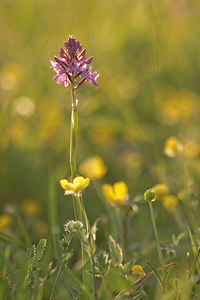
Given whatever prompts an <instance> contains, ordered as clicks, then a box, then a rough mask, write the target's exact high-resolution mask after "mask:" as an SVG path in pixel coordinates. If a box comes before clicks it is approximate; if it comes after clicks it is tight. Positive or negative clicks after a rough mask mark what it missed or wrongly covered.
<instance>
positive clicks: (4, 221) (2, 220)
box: [0, 215, 12, 230]
mask: <svg viewBox="0 0 200 300" xmlns="http://www.w3.org/2000/svg"><path fill="white" fill-rule="evenodd" d="M11 223H12V217H11V216H9V215H1V216H0V230H2V229H7V228H9V227H10V225H11Z"/></svg>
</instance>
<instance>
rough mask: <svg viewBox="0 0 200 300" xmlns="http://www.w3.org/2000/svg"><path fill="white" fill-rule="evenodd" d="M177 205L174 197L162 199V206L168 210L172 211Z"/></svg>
mask: <svg viewBox="0 0 200 300" xmlns="http://www.w3.org/2000/svg"><path fill="white" fill-rule="evenodd" d="M177 204H178V199H177V198H176V197H175V196H172V195H168V196H165V197H164V198H163V206H164V207H165V208H166V209H168V210H173V209H174V208H175V207H176V205H177Z"/></svg>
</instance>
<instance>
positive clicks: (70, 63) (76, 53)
mask: <svg viewBox="0 0 200 300" xmlns="http://www.w3.org/2000/svg"><path fill="white" fill-rule="evenodd" d="M64 46H65V48H66V49H67V51H66V50H64V49H63V48H60V58H59V57H57V56H54V59H55V61H52V60H51V61H50V62H51V65H52V67H50V68H52V69H54V71H55V72H56V76H55V77H54V80H55V79H56V82H57V83H58V84H62V83H64V85H65V87H67V86H68V85H69V84H72V86H73V89H74V90H75V89H77V88H79V87H80V86H81V85H83V84H84V83H85V82H86V81H89V83H91V84H94V85H95V86H97V87H99V86H98V84H97V82H96V79H97V77H99V74H97V72H94V73H92V69H93V67H92V66H91V65H90V66H88V65H89V64H90V63H91V62H92V60H93V57H90V58H88V59H87V60H86V49H84V50H82V45H81V44H80V42H79V41H78V40H77V39H76V38H75V37H73V36H72V35H70V36H69V38H68V41H67V42H64ZM78 77H79V78H80V79H79V81H77V79H78Z"/></svg>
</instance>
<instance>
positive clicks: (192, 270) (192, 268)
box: [187, 247, 200, 280]
mask: <svg viewBox="0 0 200 300" xmlns="http://www.w3.org/2000/svg"><path fill="white" fill-rule="evenodd" d="M199 254H200V247H199V248H198V252H197V254H196V256H195V259H194V261H193V263H192V267H191V269H190V272H189V274H188V276H187V280H188V279H189V278H190V277H191V276H192V273H193V272H194V267H195V265H196V262H197V259H198V257H199Z"/></svg>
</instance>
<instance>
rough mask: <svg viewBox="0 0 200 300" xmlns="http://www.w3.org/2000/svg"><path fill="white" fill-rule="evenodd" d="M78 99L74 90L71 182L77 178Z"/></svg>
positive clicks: (71, 132)
mask: <svg viewBox="0 0 200 300" xmlns="http://www.w3.org/2000/svg"><path fill="white" fill-rule="evenodd" d="M77 102H78V101H77V99H76V97H75V94H74V91H73V90H72V112H71V127H70V168H71V180H73V179H74V177H76V144H77V129H78V107H77Z"/></svg>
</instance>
